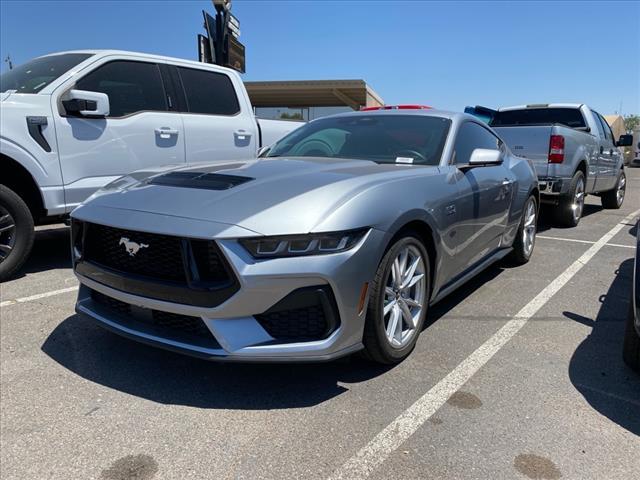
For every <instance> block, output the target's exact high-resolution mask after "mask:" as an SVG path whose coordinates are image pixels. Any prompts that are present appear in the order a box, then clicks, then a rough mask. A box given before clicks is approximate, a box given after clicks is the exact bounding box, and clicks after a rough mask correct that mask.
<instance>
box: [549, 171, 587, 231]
mask: <svg viewBox="0 0 640 480" xmlns="http://www.w3.org/2000/svg"><path fill="white" fill-rule="evenodd" d="M584 185H585V183H584V173H582V172H581V171H580V170H578V171H577V172H576V173H575V175H574V176H573V178H572V179H571V183H570V185H569V192H568V193H567V195H563V196H562V198H560V204H559V205H558V206H557V208H556V210H555V220H556V223H558V224H559V225H561V226H563V227H575V226H577V225H578V223H580V218H581V217H582V210H583V209H584V197H585V193H584V191H585V187H584Z"/></svg>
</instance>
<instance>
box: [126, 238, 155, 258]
mask: <svg viewBox="0 0 640 480" xmlns="http://www.w3.org/2000/svg"><path fill="white" fill-rule="evenodd" d="M118 245H124V248H125V249H126V250H127V253H128V254H129V256H131V257H135V255H136V253H138V250H140V249H141V248H147V247H148V246H149V245H147V244H146V243H136V242H132V241H131V240H129V239H128V238H127V237H120V243H118Z"/></svg>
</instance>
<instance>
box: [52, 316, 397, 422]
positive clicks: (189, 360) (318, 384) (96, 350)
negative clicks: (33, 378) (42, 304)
mask: <svg viewBox="0 0 640 480" xmlns="http://www.w3.org/2000/svg"><path fill="white" fill-rule="evenodd" d="M42 351H43V352H44V353H46V354H47V355H48V356H49V357H51V358H52V359H53V360H55V361H56V362H58V363H59V364H61V365H62V366H64V367H65V368H67V369H69V370H71V371H72V372H74V373H76V374H77V375H80V376H81V377H83V378H85V379H87V380H90V381H92V382H95V383H98V384H101V385H104V386H106V387H109V388H113V389H116V390H119V391H122V392H125V393H128V394H130V395H135V396H137V397H141V398H145V399H148V400H151V401H154V402H158V403H162V404H173V405H186V406H192V407H198V408H212V409H248V410H268V409H283V408H304V407H310V406H313V405H318V404H320V403H322V402H325V401H327V400H330V399H331V398H333V397H336V396H338V395H340V394H342V393H344V392H346V391H347V390H348V385H347V386H343V385H341V384H340V383H341V382H344V383H346V384H351V383H359V382H363V381H366V380H369V379H371V378H374V377H377V376H379V375H382V374H384V373H385V372H387V371H389V370H390V369H391V367H384V366H378V365H374V364H372V363H369V362H366V361H365V360H364V359H360V358H357V357H353V358H348V359H346V360H341V361H334V362H330V363H320V364H238V363H220V362H209V361H206V360H201V359H198V358H193V357H189V356H186V355H180V354H177V353H173V352H170V351H166V350H162V349H159V348H154V347H150V346H147V345H144V344H140V343H138V342H134V341H131V340H127V339H125V338H122V337H120V336H118V335H116V334H114V333H111V332H109V331H106V330H104V329H102V328H101V327H99V326H98V325H97V324H95V323H94V322H93V321H91V320H89V319H85V318H83V317H81V316H79V315H72V316H70V317H69V318H67V319H66V320H64V321H63V322H62V323H60V324H59V325H58V327H57V328H56V329H55V330H54V331H53V332H52V333H51V334H50V335H49V337H48V338H47V339H46V341H45V342H44V344H43V345H42Z"/></svg>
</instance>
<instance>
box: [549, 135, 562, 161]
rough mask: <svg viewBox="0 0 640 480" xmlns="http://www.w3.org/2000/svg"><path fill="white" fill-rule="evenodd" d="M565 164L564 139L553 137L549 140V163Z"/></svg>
mask: <svg viewBox="0 0 640 480" xmlns="http://www.w3.org/2000/svg"><path fill="white" fill-rule="evenodd" d="M562 162H564V137H563V136H562V135H551V138H550V139H549V163H562Z"/></svg>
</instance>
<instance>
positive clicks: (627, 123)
mask: <svg viewBox="0 0 640 480" xmlns="http://www.w3.org/2000/svg"><path fill="white" fill-rule="evenodd" d="M638 127H640V115H631V114H629V115H625V116H624V128H626V129H627V132H632V131H634V130H635V129H636V128H638Z"/></svg>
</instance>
